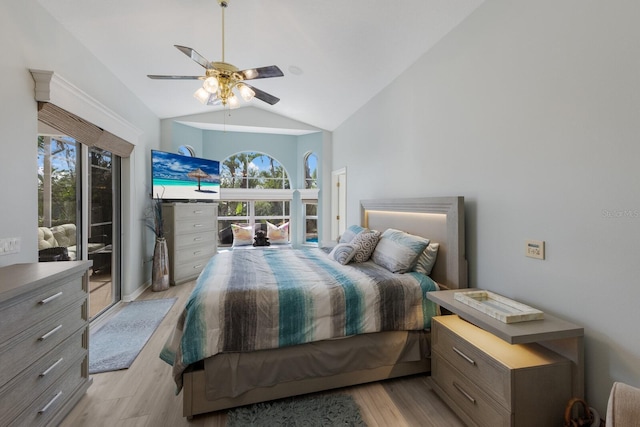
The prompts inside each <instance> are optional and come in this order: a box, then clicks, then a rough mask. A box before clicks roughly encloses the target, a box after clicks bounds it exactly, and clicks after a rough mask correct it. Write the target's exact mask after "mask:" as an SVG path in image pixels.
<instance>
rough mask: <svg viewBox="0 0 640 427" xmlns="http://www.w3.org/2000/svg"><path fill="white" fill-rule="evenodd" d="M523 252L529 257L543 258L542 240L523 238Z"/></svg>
mask: <svg viewBox="0 0 640 427" xmlns="http://www.w3.org/2000/svg"><path fill="white" fill-rule="evenodd" d="M524 250H525V252H524V254H525V255H526V256H528V257H529V258H536V259H544V241H543V240H525V249H524Z"/></svg>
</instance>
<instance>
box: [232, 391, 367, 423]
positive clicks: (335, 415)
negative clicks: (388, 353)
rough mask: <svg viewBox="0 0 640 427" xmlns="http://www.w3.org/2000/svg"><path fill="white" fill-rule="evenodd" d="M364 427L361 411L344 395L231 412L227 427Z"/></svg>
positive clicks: (251, 407)
mask: <svg viewBox="0 0 640 427" xmlns="http://www.w3.org/2000/svg"><path fill="white" fill-rule="evenodd" d="M248 426H253V427H262V426H264V427H274V426H278V427H280V426H282V427H284V426H305V427H307V426H310V427H330V426H358V427H366V424H365V422H364V421H363V420H362V417H361V416H360V408H359V407H358V405H357V404H356V402H355V401H354V400H353V398H352V397H351V396H349V395H347V394H328V395H318V396H300V397H292V398H288V399H283V400H276V401H273V402H265V403H256V404H253V405H248V406H243V407H240V408H236V409H231V410H230V411H229V412H228V413H227V427H248Z"/></svg>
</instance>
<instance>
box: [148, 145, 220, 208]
mask: <svg viewBox="0 0 640 427" xmlns="http://www.w3.org/2000/svg"><path fill="white" fill-rule="evenodd" d="M151 160H152V171H153V197H156V198H159V199H169V200H203V199H219V198H220V162H218V161H216V160H208V159H201V158H197V157H188V156H181V155H179V154H173V153H166V152H163V151H153V152H152V154H151Z"/></svg>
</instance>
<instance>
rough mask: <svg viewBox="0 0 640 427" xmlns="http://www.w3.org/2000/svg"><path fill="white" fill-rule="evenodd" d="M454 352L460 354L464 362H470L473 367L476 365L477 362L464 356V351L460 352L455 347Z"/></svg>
mask: <svg viewBox="0 0 640 427" xmlns="http://www.w3.org/2000/svg"><path fill="white" fill-rule="evenodd" d="M453 351H455V352H456V353H458V354H459V355H460V357H462V358H463V359H464V360H466V361H467V362H469V363H470V364H471V365H474V366H475V364H476V361H475V360H473V359H472V358H470V357H469V356H467V355H466V354H464V353H463V352H462V351H460V350H458V349H457V348H455V347H453Z"/></svg>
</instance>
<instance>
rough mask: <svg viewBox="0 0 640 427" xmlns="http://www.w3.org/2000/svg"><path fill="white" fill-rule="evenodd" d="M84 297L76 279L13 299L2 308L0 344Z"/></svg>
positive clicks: (79, 283)
mask: <svg viewBox="0 0 640 427" xmlns="http://www.w3.org/2000/svg"><path fill="white" fill-rule="evenodd" d="M86 295H87V294H86V292H85V291H84V289H83V288H82V277H77V278H74V279H73V280H70V281H67V282H66V283H63V284H60V285H59V286H56V287H49V288H46V289H44V290H40V291H39V292H33V293H31V294H26V295H24V296H21V297H20V298H15V299H14V300H12V301H11V302H10V303H9V304H11V305H7V306H4V307H3V308H2V328H0V342H3V341H6V340H8V339H10V338H11V337H13V336H14V335H17V334H19V333H21V332H22V331H24V330H25V329H27V328H29V327H31V326H33V325H35V324H36V323H38V322H40V321H41V320H43V319H45V318H47V317H48V316H51V315H52V314H54V313H56V312H58V311H60V309H61V308H63V307H65V306H66V305H69V304H71V303H72V302H73V301H76V300H78V299H79V298H81V297H82V296H84V297H86Z"/></svg>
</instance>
